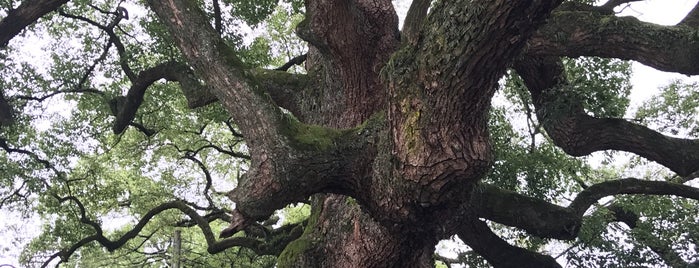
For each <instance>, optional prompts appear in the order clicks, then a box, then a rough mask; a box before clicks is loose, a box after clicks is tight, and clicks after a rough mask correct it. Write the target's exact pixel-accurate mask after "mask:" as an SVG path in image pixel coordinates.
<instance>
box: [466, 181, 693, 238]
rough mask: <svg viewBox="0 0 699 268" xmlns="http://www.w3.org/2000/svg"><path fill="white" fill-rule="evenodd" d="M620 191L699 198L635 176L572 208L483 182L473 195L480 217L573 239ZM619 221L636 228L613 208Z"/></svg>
mask: <svg viewBox="0 0 699 268" xmlns="http://www.w3.org/2000/svg"><path fill="white" fill-rule="evenodd" d="M619 194H642V195H674V196H679V197H685V198H691V199H695V200H699V189H697V188H694V187H691V186H686V185H682V184H677V183H672V182H666V181H646V180H639V179H634V178H627V179H620V180H614V181H607V182H602V183H599V184H595V185H592V186H590V187H588V188H586V189H585V190H583V191H582V192H580V193H579V194H578V195H577V196H576V197H575V199H574V200H573V202H572V203H571V204H570V205H569V206H568V207H561V206H557V205H553V204H551V203H548V202H546V201H543V200H541V199H537V198H531V197H528V196H524V195H521V194H518V193H515V192H511V191H506V190H502V189H499V188H497V187H494V186H490V185H481V186H480V187H479V188H478V189H477V190H476V191H474V196H473V201H472V202H473V206H472V207H473V208H475V209H476V214H477V216H478V217H482V218H486V219H488V220H492V221H495V222H498V223H501V224H504V225H508V226H513V227H517V228H521V229H523V230H526V231H527V232H528V233H531V234H533V235H536V236H539V237H544V238H556V239H563V240H570V239H573V238H575V237H577V235H578V231H579V230H580V226H581V224H582V218H583V215H584V214H585V212H586V211H587V210H588V209H589V208H590V207H591V206H592V205H593V204H595V203H596V202H597V201H598V200H600V199H601V198H604V197H607V196H613V195H619ZM610 210H612V211H613V212H615V215H616V220H619V221H623V222H625V223H627V224H628V225H629V227H631V228H633V226H635V221H634V220H633V217H632V216H631V215H628V214H627V213H624V211H622V210H620V209H618V208H616V207H610Z"/></svg>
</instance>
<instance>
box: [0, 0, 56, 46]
mask: <svg viewBox="0 0 699 268" xmlns="http://www.w3.org/2000/svg"><path fill="white" fill-rule="evenodd" d="M68 1H69V0H31V1H30V0H26V1H23V2H22V4H20V5H19V6H18V7H17V8H16V9H13V10H10V12H9V13H8V14H7V17H4V18H3V19H2V20H0V49H1V48H5V47H6V46H7V44H8V43H9V42H10V39H12V38H13V37H15V36H17V35H18V34H19V33H20V32H22V30H24V28H26V27H27V26H29V25H31V24H32V23H34V22H36V21H37V20H38V19H39V18H41V17H43V16H44V15H46V14H48V13H50V12H52V11H54V10H56V9H58V8H59V7H61V6H62V5H64V4H65V3H68Z"/></svg>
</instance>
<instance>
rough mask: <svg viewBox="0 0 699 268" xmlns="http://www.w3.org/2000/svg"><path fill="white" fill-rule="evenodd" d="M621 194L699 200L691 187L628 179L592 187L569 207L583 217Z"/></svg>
mask: <svg viewBox="0 0 699 268" xmlns="http://www.w3.org/2000/svg"><path fill="white" fill-rule="evenodd" d="M619 194H644V195H674V196H679V197H684V198H690V199H694V200H699V189H697V188H694V187H691V186H687V185H682V184H677V183H672V182H666V181H647V180H639V179H635V178H626V179H620V180H614V181H606V182H602V183H598V184H595V185H592V186H590V187H588V188H587V189H585V190H583V191H582V192H580V194H578V196H577V197H575V199H574V200H573V202H572V203H571V204H570V206H568V207H569V208H570V209H572V210H573V211H574V212H575V213H577V214H578V215H580V216H582V215H583V214H584V213H585V211H586V210H587V209H588V208H589V207H590V206H591V205H592V204H594V203H596V202H597V200H599V199H602V198H603V197H607V196H611V195H619Z"/></svg>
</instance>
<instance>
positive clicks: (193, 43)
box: [148, 0, 285, 150]
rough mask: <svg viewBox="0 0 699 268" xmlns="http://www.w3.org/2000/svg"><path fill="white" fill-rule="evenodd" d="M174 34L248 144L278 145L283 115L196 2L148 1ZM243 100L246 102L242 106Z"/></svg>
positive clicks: (181, 48)
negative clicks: (246, 138)
mask: <svg viewBox="0 0 699 268" xmlns="http://www.w3.org/2000/svg"><path fill="white" fill-rule="evenodd" d="M148 4H149V6H150V7H151V8H152V9H153V10H154V11H155V13H156V14H157V15H158V17H159V18H160V20H161V22H163V24H165V25H166V26H167V28H168V30H169V32H170V33H171V34H172V36H173V37H174V39H175V40H176V43H177V44H178V46H179V48H180V50H181V51H182V52H183V54H184V55H185V57H186V58H187V61H188V63H189V64H190V65H191V66H192V67H193V68H194V69H195V71H196V72H197V73H198V75H199V76H200V77H201V78H203V79H204V81H206V83H207V84H208V85H210V86H211V87H212V90H213V92H214V94H215V95H216V96H217V97H218V99H219V100H220V101H221V102H222V104H223V106H224V107H225V108H226V109H227V110H228V111H229V112H230V113H231V115H232V116H233V118H234V121H235V122H236V124H237V125H238V126H239V127H240V130H241V131H242V132H243V135H244V136H245V137H248V140H247V141H248V146H250V147H251V149H252V150H255V149H256V148H255V147H256V146H259V145H265V146H276V144H278V142H279V141H278V140H277V136H278V131H279V126H281V125H284V124H285V123H284V122H283V120H281V119H282V118H283V117H284V116H283V115H282V114H281V111H279V109H277V107H276V105H274V104H273V103H272V102H271V101H270V100H269V98H266V97H265V95H264V93H263V92H262V91H261V90H260V88H259V87H258V86H257V85H256V83H255V81H253V80H252V79H251V78H250V77H249V76H248V75H247V74H246V67H245V66H244V64H243V63H242V61H241V60H240V59H239V58H238V56H237V54H236V51H235V50H233V48H231V47H230V46H228V45H227V44H226V43H225V41H224V40H223V39H222V38H221V36H220V35H219V34H218V33H217V32H216V31H215V30H214V29H213V28H212V27H211V25H210V24H209V21H208V19H207V17H206V15H205V14H204V12H203V11H202V10H201V9H200V8H199V7H198V6H197V3H196V2H192V1H183V0H173V1H168V2H162V1H154V0H151V1H148ZM240 103H243V104H244V105H240Z"/></svg>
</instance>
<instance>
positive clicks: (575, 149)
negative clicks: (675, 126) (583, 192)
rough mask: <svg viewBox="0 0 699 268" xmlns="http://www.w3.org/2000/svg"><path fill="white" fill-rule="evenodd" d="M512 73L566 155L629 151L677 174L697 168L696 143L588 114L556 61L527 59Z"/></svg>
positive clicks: (698, 157)
mask: <svg viewBox="0 0 699 268" xmlns="http://www.w3.org/2000/svg"><path fill="white" fill-rule="evenodd" d="M514 67H515V70H517V73H518V74H519V75H520V76H521V77H522V79H523V80H524V83H525V84H526V86H527V88H528V89H529V92H530V93H531V96H532V100H533V102H534V107H535V108H536V113H537V116H538V117H539V121H540V122H542V124H543V126H544V129H546V132H547V133H548V134H549V136H550V137H551V139H552V140H553V142H554V143H555V144H556V145H557V146H559V147H561V148H562V149H563V150H564V151H565V152H566V153H568V154H570V155H573V156H583V155H588V154H590V153H593V152H596V151H601V150H621V151H626V152H631V153H634V154H637V155H640V156H642V157H645V158H647V159H649V160H651V161H655V162H657V163H659V164H661V165H663V166H665V167H667V168H669V169H670V170H672V171H674V172H676V173H677V174H679V175H680V176H686V175H689V174H691V173H692V172H695V171H697V170H699V154H697V152H699V141H697V140H693V139H680V138H674V137H669V136H665V135H663V134H660V133H658V132H656V131H654V130H651V129H649V128H647V127H645V126H641V125H638V124H634V123H631V122H628V121H626V120H623V119H615V118H595V117H592V116H589V115H587V113H585V111H584V109H583V108H582V105H581V104H580V100H578V99H577V97H576V96H574V95H567V94H570V92H571V90H570V88H569V87H570V85H569V84H568V81H567V80H566V78H565V75H564V71H563V66H562V64H561V63H560V60H558V59H555V58H537V57H531V56H526V58H523V59H520V60H518V61H516V62H515V66H514Z"/></svg>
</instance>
